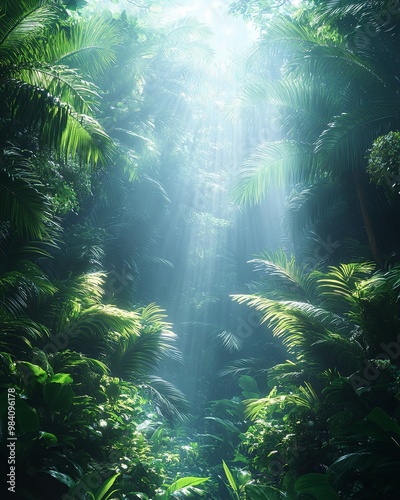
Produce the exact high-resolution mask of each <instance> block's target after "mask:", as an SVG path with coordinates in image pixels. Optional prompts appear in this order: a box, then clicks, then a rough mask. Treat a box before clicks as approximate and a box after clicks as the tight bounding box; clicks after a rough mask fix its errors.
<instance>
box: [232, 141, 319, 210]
mask: <svg viewBox="0 0 400 500" xmlns="http://www.w3.org/2000/svg"><path fill="white" fill-rule="evenodd" d="M315 168H316V161H315V156H314V153H313V147H312V145H310V144H302V143H298V142H295V141H278V142H271V143H264V144H262V145H261V146H259V147H257V148H256V150H255V152H254V153H253V154H252V155H251V156H250V158H248V159H247V160H246V161H245V162H244V164H243V167H242V169H241V172H240V174H239V176H238V180H237V181H236V183H235V185H234V187H233V189H232V199H233V200H234V202H236V203H238V204H241V205H245V204H257V203H260V202H261V201H262V199H264V198H265V197H266V196H267V195H268V192H269V189H270V187H271V185H278V186H282V185H287V184H288V183H290V182H299V181H300V180H302V179H310V178H312V177H313V175H314V173H315Z"/></svg>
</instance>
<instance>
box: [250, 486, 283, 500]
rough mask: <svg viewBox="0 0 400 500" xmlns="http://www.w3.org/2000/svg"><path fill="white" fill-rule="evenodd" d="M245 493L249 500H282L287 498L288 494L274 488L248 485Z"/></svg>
mask: <svg viewBox="0 0 400 500" xmlns="http://www.w3.org/2000/svg"><path fill="white" fill-rule="evenodd" d="M245 492H246V498H247V499H248V500H281V499H282V498H287V495H286V493H284V492H283V491H281V490H278V488H274V487H273V486H259V485H257V484H247V485H246V487H245Z"/></svg>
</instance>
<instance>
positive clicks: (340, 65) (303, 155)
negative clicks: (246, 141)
mask: <svg viewBox="0 0 400 500" xmlns="http://www.w3.org/2000/svg"><path fill="white" fill-rule="evenodd" d="M348 3H349V2H341V3H340V4H341V5H343V4H348ZM332 4H335V5H336V3H335V2H333V3H332ZM354 5H355V4H354ZM357 5H358V7H359V8H361V7H360V6H359V4H357ZM353 7H354V6H353ZM343 8H344V7H343ZM368 8H369V9H371V5H369V6H368V7H366V10H367V9H368ZM321 9H322V7H321ZM354 9H356V7H354ZM328 10H329V8H328ZM318 12H319V11H318V10H317V11H313V10H311V11H310V12H307V11H306V12H305V13H303V15H302V16H299V17H297V18H296V19H294V18H290V17H288V16H282V17H280V18H275V19H274V22H273V23H271V24H270V25H269V26H268V27H267V29H266V31H265V34H264V35H263V37H262V39H261V41H260V43H259V45H258V47H257V51H258V52H260V53H262V54H264V55H267V56H268V55H269V54H280V55H281V57H282V58H283V60H284V62H283V63H282V64H283V66H282V68H283V69H282V79H279V80H277V81H276V80H275V81H272V82H270V83H268V82H267V83H265V82H260V84H252V85H249V86H248V87H247V89H245V91H244V94H243V97H242V99H243V101H245V102H247V103H251V104H252V105H254V104H256V103H260V102H262V101H264V102H267V103H269V104H274V105H277V106H279V109H281V111H282V127H283V130H284V133H285V135H286V137H285V139H284V140H282V141H278V142H275V143H266V144H263V145H260V147H259V148H258V149H257V150H256V151H255V152H254V154H253V155H252V156H250V158H248V159H247V160H246V161H245V163H244V165H243V169H242V172H241V173H240V177H239V180H238V182H237V184H236V187H235V189H234V193H233V194H234V197H235V199H236V200H237V201H239V202H242V203H244V202H259V201H260V200H261V199H262V198H263V197H265V196H266V195H267V192H268V186H270V185H271V183H272V182H280V183H282V182H284V181H286V182H298V181H303V182H304V181H306V182H310V181H311V182H312V181H315V180H317V181H319V180H324V179H331V180H335V179H337V180H339V182H340V184H341V185H344V186H345V185H349V184H351V185H352V186H354V190H355V191H356V192H357V195H358V204H359V207H360V210H361V213H362V217H363V221H364V227H365V230H366V232H367V235H368V241H369V245H370V248H371V252H372V255H373V256H374V259H375V260H376V262H378V263H379V264H382V258H381V254H380V250H379V248H378V243H377V238H376V234H375V228H374V227H373V223H372V220H371V216H370V206H369V205H370V204H369V200H368V198H367V194H366V184H367V182H366V181H367V177H366V173H365V171H366V159H365V157H366V152H367V150H368V149H369V148H370V147H371V146H372V143H373V141H374V139H376V138H377V137H378V136H380V135H382V134H383V133H387V132H389V131H390V130H392V129H395V128H396V127H398V124H399V105H398V98H397V92H398V79H397V78H396V68H397V65H396V64H392V61H393V60H397V59H398V50H397V46H396V43H395V40H396V37H397V34H396V33H397V31H396V30H394V32H393V33H391V34H390V35H389V34H388V33H386V31H385V30H386V27H380V31H378V33H377V36H376V37H375V38H373V39H371V40H370V44H369V45H363V46H360V44H358V45H354V44H351V43H350V41H349V40H350V38H351V37H349V36H345V34H344V33H342V32H340V30H339V27H334V28H332V27H331V26H332V25H331V24H327V25H326V27H325V29H317V26H315V25H313V22H314V21H313V20H312V16H313V15H316V14H317V13H318ZM353 12H355V10H353ZM323 14H324V13H322V14H321V15H323ZM324 15H325V14H324ZM398 15H399V14H398V13H397V14H393V16H394V18H395V19H397V17H396V16H398ZM338 16H339V14H338ZM366 16H367V14H366ZM366 18H367V17H366ZM394 18H392V21H393V23H394V21H395V19H394ZM324 19H325V18H324ZM335 19H336V18H334V21H335ZM362 19H364V17H362ZM314 23H315V22H314ZM334 26H335V25H334ZM383 40H384V41H386V42H388V43H387V44H386V46H385V48H383ZM257 51H256V52H257ZM384 52H385V57H383V53H384ZM389 61H390V63H389Z"/></svg>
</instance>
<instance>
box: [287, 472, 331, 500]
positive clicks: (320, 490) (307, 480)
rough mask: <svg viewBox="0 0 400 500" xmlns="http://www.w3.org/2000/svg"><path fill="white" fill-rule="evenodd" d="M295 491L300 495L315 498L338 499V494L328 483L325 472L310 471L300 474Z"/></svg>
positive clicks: (316, 499) (318, 499) (319, 499)
mask: <svg viewBox="0 0 400 500" xmlns="http://www.w3.org/2000/svg"><path fill="white" fill-rule="evenodd" d="M294 490H295V492H297V493H299V494H300V495H311V496H312V497H313V498H315V500H321V499H322V498H323V499H324V500H339V496H338V495H337V494H336V492H335V491H334V490H333V488H332V487H331V486H330V484H329V476H328V475H326V474H317V473H310V474H304V475H303V476H300V477H299V478H298V479H297V481H296V483H295V485H294Z"/></svg>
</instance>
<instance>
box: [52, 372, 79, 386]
mask: <svg viewBox="0 0 400 500" xmlns="http://www.w3.org/2000/svg"><path fill="white" fill-rule="evenodd" d="M49 382H54V383H57V384H72V383H73V379H72V377H71V375H70V374H69V373H56V374H55V375H53V376H52V377H51V379H50V380H49Z"/></svg>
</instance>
